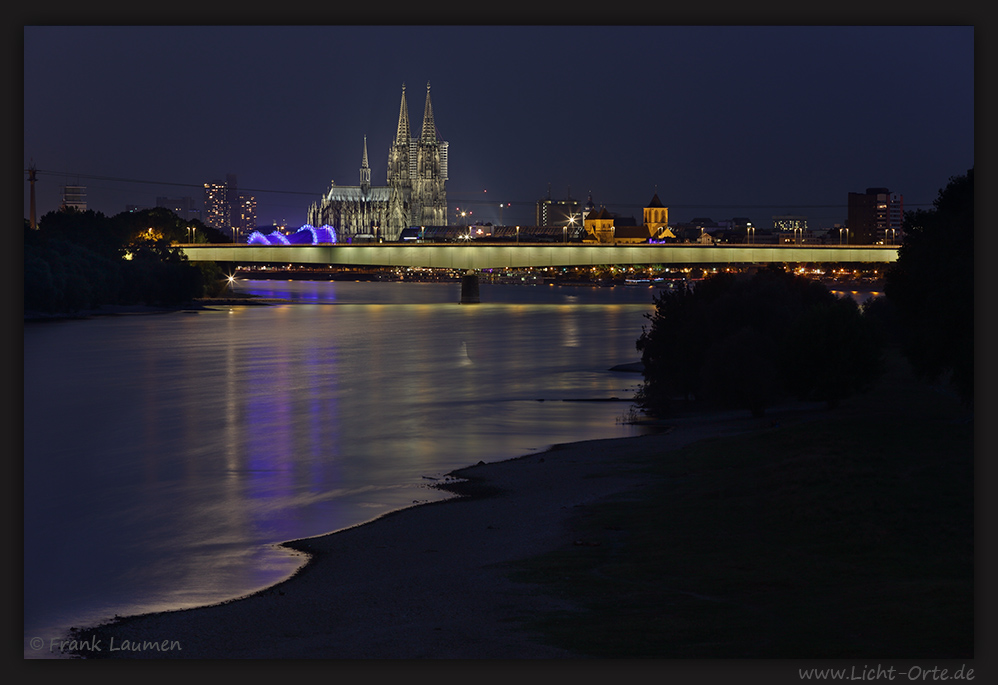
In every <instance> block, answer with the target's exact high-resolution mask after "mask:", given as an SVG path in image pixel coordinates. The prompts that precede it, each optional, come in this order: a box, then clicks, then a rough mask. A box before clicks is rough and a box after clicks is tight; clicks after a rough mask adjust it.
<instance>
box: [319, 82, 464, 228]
mask: <svg viewBox="0 0 998 685" xmlns="http://www.w3.org/2000/svg"><path fill="white" fill-rule="evenodd" d="M447 148H448V143H447V142H446V141H443V140H441V139H440V133H439V131H437V127H436V124H435V123H434V121H433V107H432V105H431V103H430V84H429V83H427V84H426V105H425V107H424V108H423V127H422V130H421V132H420V135H419V137H418V138H413V137H412V136H411V134H410V129H409V108H408V107H407V106H406V101H405V84H403V85H402V104H401V106H400V108H399V123H398V129H397V130H396V133H395V140H394V141H393V142H392V145H391V147H390V148H389V150H388V178H387V185H385V186H372V185H371V168H370V166H369V165H368V161H367V136H364V153H363V157H362V161H361V165H360V184H359V185H356V186H338V185H336V184H335V183H330V187H329V190H328V191H327V192H326V194H325V195H323V197H322V198H321V199H320V200H319V201H318V202H315V203H313V204H312V206H311V207H309V210H308V223H309V224H311V225H312V226H331V227H333V228H334V229H335V231H336V234H337V235H338V236H339V238H340V240H349V239H351V238H352V237H354V236H368V235H369V236H373V237H374V238H375V239H379V240H385V241H394V240H398V239H399V235H400V234H401V233H402V230H403V229H405V228H409V227H410V226H446V225H447V192H446V189H445V187H444V184H445V182H446V181H447Z"/></svg>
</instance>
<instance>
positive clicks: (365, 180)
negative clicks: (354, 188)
mask: <svg viewBox="0 0 998 685" xmlns="http://www.w3.org/2000/svg"><path fill="white" fill-rule="evenodd" d="M360 187H361V189H362V190H363V191H364V192H365V193H366V192H367V191H368V190H369V189H370V188H371V167H370V165H368V163H367V136H364V158H363V160H362V161H361V163H360Z"/></svg>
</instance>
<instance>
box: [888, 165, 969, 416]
mask: <svg viewBox="0 0 998 685" xmlns="http://www.w3.org/2000/svg"><path fill="white" fill-rule="evenodd" d="M884 289H885V292H886V293H887V297H888V298H890V299H891V300H892V301H893V303H894V305H895V307H896V310H897V318H898V324H899V329H900V330H899V332H900V337H901V345H902V349H903V350H904V351H905V354H906V356H907V358H908V359H909V361H910V362H911V364H912V367H913V368H914V370H915V371H916V373H918V374H919V375H920V376H921V377H923V378H926V379H929V380H938V379H939V378H940V377H942V376H944V375H947V374H948V375H949V376H950V378H951V380H952V383H953V386H954V388H955V389H956V391H957V392H958V393H959V395H960V397H961V398H962V399H963V401H964V402H966V403H968V404H973V398H974V169H973V168H971V169H970V170H968V171H967V173H966V175H964V176H954V177H951V178H950V180H949V183H948V184H947V186H946V187H945V188H943V189H941V190H940V191H939V196H938V197H937V198H936V200H935V201H934V202H933V209H931V210H921V209H920V210H916V211H914V212H906V213H905V219H904V240H903V242H902V244H901V247H900V248H899V249H898V259H897V261H896V262H895V263H894V264H893V265H892V266H891V268H890V269H888V271H887V276H886V282H885V288H884Z"/></svg>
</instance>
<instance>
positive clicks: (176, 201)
mask: <svg viewBox="0 0 998 685" xmlns="http://www.w3.org/2000/svg"><path fill="white" fill-rule="evenodd" d="M156 206H157V207H164V208H166V209H169V210H170V211H171V212H173V213H174V214H176V215H177V216H178V217H180V218H181V219H183V220H184V221H193V220H195V219H196V220H198V221H201V204H200V203H199V202H196V201H195V200H194V198H193V197H157V198H156Z"/></svg>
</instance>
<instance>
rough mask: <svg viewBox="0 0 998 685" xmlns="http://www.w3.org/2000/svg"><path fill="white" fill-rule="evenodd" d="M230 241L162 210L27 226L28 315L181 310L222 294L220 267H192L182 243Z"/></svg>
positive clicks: (73, 213)
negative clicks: (108, 308) (127, 308)
mask: <svg viewBox="0 0 998 685" xmlns="http://www.w3.org/2000/svg"><path fill="white" fill-rule="evenodd" d="M181 242H228V241H227V239H226V237H225V236H224V234H222V233H221V232H220V231H218V230H216V229H214V228H211V227H208V226H205V225H204V224H202V223H201V222H200V221H197V220H194V221H184V220H182V219H180V217H178V216H177V215H176V214H175V213H174V212H172V211H171V210H169V209H165V208H162V207H157V208H155V209H146V210H141V211H137V212H122V213H121V214H117V215H114V216H111V217H108V216H105V215H104V214H102V213H101V212H95V211H93V210H87V211H79V210H75V209H63V210H59V211H55V212H49V213H48V214H45V215H44V216H43V217H42V218H41V220H40V221H39V222H38V228H37V229H32V228H31V227H30V224H29V222H28V221H27V220H25V222H24V310H25V312H44V313H63V314H72V313H76V312H79V311H84V310H90V309H97V308H99V307H101V306H103V305H133V304H144V305H151V306H177V305H180V304H183V303H185V302H190V301H191V300H193V299H194V298H197V297H204V296H212V295H215V294H217V293H218V292H220V290H221V289H222V288H224V285H225V281H224V274H223V273H222V271H221V269H220V268H219V267H218V265H216V264H214V263H204V262H202V263H197V264H194V263H192V262H189V261H188V260H187V257H186V256H185V255H184V254H183V252H182V251H181V249H180V248H179V247H178V246H177V243H181Z"/></svg>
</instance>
